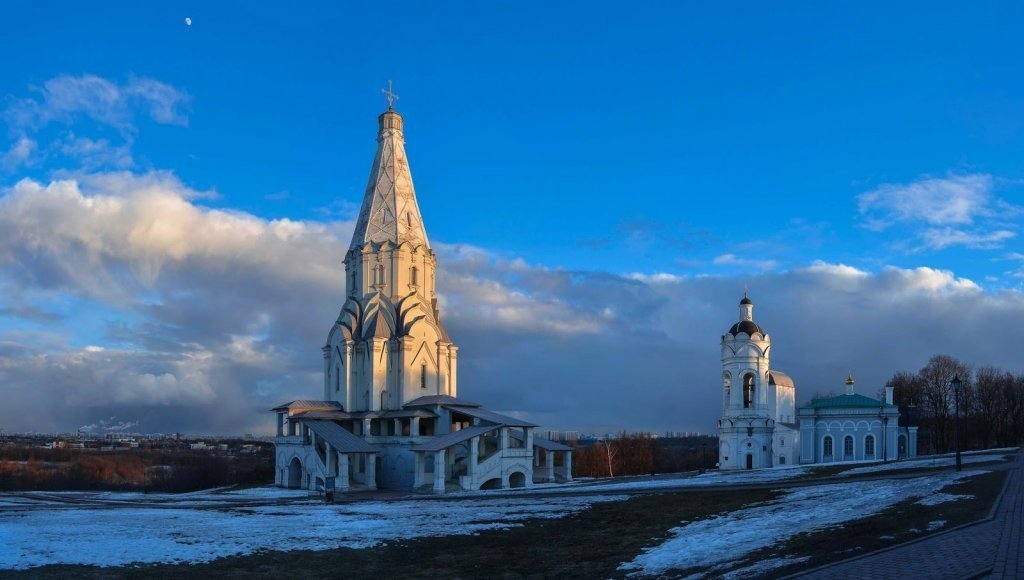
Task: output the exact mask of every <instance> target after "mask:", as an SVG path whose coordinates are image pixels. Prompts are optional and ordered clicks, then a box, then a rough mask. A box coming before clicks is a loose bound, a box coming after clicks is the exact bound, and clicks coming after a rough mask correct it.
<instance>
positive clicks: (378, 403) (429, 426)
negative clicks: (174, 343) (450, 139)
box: [273, 106, 572, 493]
mask: <svg viewBox="0 0 1024 580" xmlns="http://www.w3.org/2000/svg"><path fill="white" fill-rule="evenodd" d="M378 121H379V130H378V133H377V143H378V147H377V154H376V156H375V158H374V161H373V166H372V168H371V170H370V181H369V183H368V184H367V187H366V192H365V194H364V197H363V204H362V207H361V209H360V212H359V217H358V219H357V221H356V226H355V231H354V233H353V236H352V243H351V245H350V247H349V250H348V253H347V254H346V255H345V260H344V263H345V287H346V297H345V303H344V306H343V307H342V309H341V313H340V314H339V315H338V318H337V320H336V321H335V322H334V323H333V324H332V325H331V328H330V331H329V332H328V335H327V344H326V345H325V346H324V347H323V349H322V351H323V364H324V382H323V398H322V399H321V400H299V401H292V402H291V403H287V404H285V405H281V406H279V407H276V408H274V409H273V410H274V412H275V413H277V438H276V454H277V470H276V482H277V484H278V485H281V486H287V487H302V488H307V489H311V490H315V489H323V488H325V487H327V488H330V487H332V486H331V485H330V484H331V483H333V484H334V485H333V488H334V489H336V490H339V491H345V490H350V489H355V488H363V489H376V488H378V487H382V488H388V489H408V490H413V489H419V490H425V491H432V492H435V493H443V492H444V491H446V490H449V489H465V490H475V489H481V488H506V487H529V486H531V485H533V483H534V482H541V481H544V482H547V481H566V480H570V479H571V478H572V459H571V457H572V456H571V449H570V448H569V447H567V446H565V445H561V444H559V443H555V442H552V441H548V440H544V439H540V438H538V437H535V436H534V428H535V427H536V425H534V424H532V423H529V422H526V421H522V420H519V419H516V418H514V417H509V416H505V415H500V414H498V413H494V412H491V411H487V410H485V409H483V408H482V407H481V406H480V405H477V404H475V403H470V402H468V401H464V400H462V399H459V398H458V396H457V393H458V372H457V369H458V365H457V363H458V357H457V354H458V347H456V346H455V343H454V342H453V341H452V340H451V338H450V337H449V336H448V333H447V331H446V330H445V328H444V326H443V325H442V324H441V314H440V309H439V307H438V299H437V298H438V297H437V293H436V278H435V277H436V274H437V256H436V255H435V253H434V251H433V250H432V249H431V248H430V243H429V241H428V239H427V232H426V229H425V228H424V226H423V220H422V217H421V215H420V211H419V206H418V205H417V200H416V193H415V190H414V189H413V183H412V174H411V173H410V170H409V163H408V159H407V158H406V154H405V141H404V137H403V131H404V127H403V119H402V117H401V115H399V114H398V113H396V112H395V111H394V110H393V109H392V108H391V106H389V107H388V110H387V111H385V112H384V113H383V114H382V115H380V117H379V118H378Z"/></svg>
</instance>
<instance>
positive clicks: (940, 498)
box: [916, 493, 974, 506]
mask: <svg viewBox="0 0 1024 580" xmlns="http://www.w3.org/2000/svg"><path fill="white" fill-rule="evenodd" d="M962 499H974V496H973V495H965V494H954V493H934V494H932V495H929V496H925V497H922V498H921V499H919V500H917V502H916V503H919V504H921V505H928V506H931V505H939V504H940V503H946V502H948V501H960V500H962Z"/></svg>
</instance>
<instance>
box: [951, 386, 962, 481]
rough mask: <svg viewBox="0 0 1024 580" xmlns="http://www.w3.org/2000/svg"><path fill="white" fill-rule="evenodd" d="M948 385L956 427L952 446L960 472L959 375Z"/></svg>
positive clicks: (957, 468)
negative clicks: (954, 405) (953, 406)
mask: <svg viewBox="0 0 1024 580" xmlns="http://www.w3.org/2000/svg"><path fill="white" fill-rule="evenodd" d="M950 384H951V385H953V400H954V402H955V404H956V427H955V428H954V430H953V445H954V446H955V447H956V470H957V471H960V469H961V465H960V387H962V386H963V381H961V380H960V375H959V374H957V375H954V376H953V381H952V382H951V383H950Z"/></svg>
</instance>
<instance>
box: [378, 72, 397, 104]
mask: <svg viewBox="0 0 1024 580" xmlns="http://www.w3.org/2000/svg"><path fill="white" fill-rule="evenodd" d="M380 92H382V93H384V98H386V99H387V100H388V110H389V111H391V110H392V109H393V106H394V104H395V101H397V100H398V95H396V94H395V91H393V90H391V81H390V80H389V81H388V88H386V89H381V90H380Z"/></svg>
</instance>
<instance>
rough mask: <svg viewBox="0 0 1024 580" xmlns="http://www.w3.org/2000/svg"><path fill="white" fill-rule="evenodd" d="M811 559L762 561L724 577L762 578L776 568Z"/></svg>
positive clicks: (795, 558)
mask: <svg viewBox="0 0 1024 580" xmlns="http://www.w3.org/2000/svg"><path fill="white" fill-rule="evenodd" d="M810 559H811V557H810V556H801V557H799V558H798V557H796V556H785V557H782V558H768V559H765V560H761V561H760V562H758V563H756V564H753V565H751V566H747V567H746V568H740V569H738V570H733V571H731V572H726V573H725V574H724V575H723V576H722V577H723V578H727V579H730V580H731V579H732V578H750V577H752V576H761V575H762V574H765V573H767V572H770V571H772V570H774V569H776V568H781V567H783V566H790V565H792V564H800V563H801V562H806V561H808V560H810Z"/></svg>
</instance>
